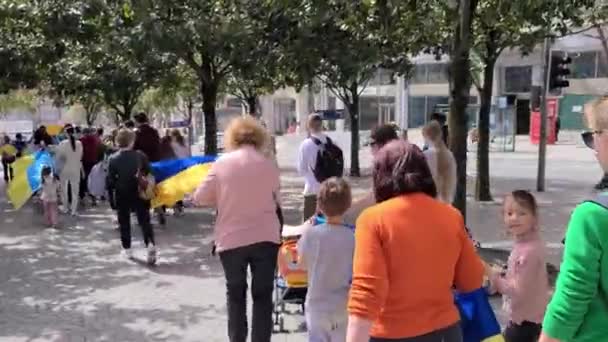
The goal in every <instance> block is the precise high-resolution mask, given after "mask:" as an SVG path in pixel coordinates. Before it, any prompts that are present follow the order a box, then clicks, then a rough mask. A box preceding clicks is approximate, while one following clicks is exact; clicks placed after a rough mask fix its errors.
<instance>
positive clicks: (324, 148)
mask: <svg viewBox="0 0 608 342" xmlns="http://www.w3.org/2000/svg"><path fill="white" fill-rule="evenodd" d="M311 139H312V141H313V142H314V143H315V144H316V145H317V146H319V152H317V162H316V163H315V167H314V169H313V170H312V172H313V174H314V175H315V178H316V179H317V181H318V182H319V183H322V182H323V181H325V180H326V179H328V178H331V177H342V175H344V156H343V154H342V150H341V149H340V148H339V147H338V146H337V145H336V144H334V143H333V142H332V141H331V139H330V138H329V137H327V142H326V143H325V144H323V143H322V142H321V140H319V139H317V138H315V137H311Z"/></svg>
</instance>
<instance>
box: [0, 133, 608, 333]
mask: <svg viewBox="0 0 608 342" xmlns="http://www.w3.org/2000/svg"><path fill="white" fill-rule="evenodd" d="M520 149H521V150H518V152H515V153H511V154H492V157H491V161H492V174H493V184H492V185H493V194H494V195H495V199H496V201H495V202H491V203H488V204H477V203H474V202H470V204H469V211H468V224H469V226H470V228H471V229H472V230H473V232H474V234H475V237H476V238H478V239H479V240H481V241H482V242H485V243H488V244H489V245H492V246H495V247H502V248H508V243H507V242H506V240H507V239H506V238H505V237H504V235H503V230H502V228H501V224H500V215H499V213H500V201H501V198H502V197H503V195H504V194H505V193H506V192H507V191H508V190H510V189H512V188H516V187H517V188H527V189H532V188H533V187H534V177H535V175H536V171H535V167H534V165H535V164H534V159H535V153H534V149H533V148H532V147H530V146H526V145H525V144H522V146H521V148H520ZM291 153H292V152H289V149H288V148H285V149H284V151H283V152H282V153H281V154H282V155H280V156H279V157H280V158H279V159H280V163H281V164H282V166H283V167H284V168H285V171H284V172H283V192H284V193H283V195H284V204H285V210H286V217H287V222H288V223H296V222H297V220H298V218H299V206H300V195H299V194H300V190H301V180H300V179H299V178H298V177H296V176H295V174H294V173H293V172H292V171H290V170H289V169H288V166H289V165H286V164H288V163H287V162H284V161H285V160H288V159H290V158H291V155H289V154H291ZM364 153H366V152H365V151H362V155H363V154H364ZM549 157H550V158H549V162H548V172H547V176H548V180H549V181H548V191H547V192H546V193H544V194H542V195H539V196H538V197H539V201H540V203H541V212H542V222H543V229H544V234H545V238H546V240H547V242H549V243H550V247H551V251H552V257H551V258H552V262H554V263H557V262H558V261H559V255H560V253H561V247H560V246H559V244H558V243H557V242H559V240H560V239H561V236H562V234H563V230H564V227H565V223H566V222H567V219H568V216H569V213H570V211H571V209H572V208H573V207H574V205H575V204H576V203H577V202H579V201H580V200H581V199H582V198H585V197H588V196H591V195H592V194H591V192H590V191H589V189H590V188H591V187H592V185H593V184H594V182H595V181H596V180H597V179H599V176H600V175H599V173H600V172H599V170H598V168H597V166H596V165H595V163H594V161H593V156H591V155H590V154H589V153H588V152H587V151H585V150H583V149H581V148H580V147H579V146H577V145H573V144H565V145H558V146H552V147H551V148H550V152H549ZM281 160H282V161H283V162H281ZM471 165H472V166H474V165H473V164H471ZM471 170H473V172H474V168H473V167H472V168H471ZM352 183H353V186H354V188H355V193H356V194H361V193H363V192H365V191H368V189H369V186H370V180H369V178H368V177H367V178H366V177H364V178H360V179H354V180H352ZM0 187H2V186H0ZM0 190H1V191H2V193H3V192H4V191H3V189H0ZM0 202H1V204H0V205H1V206H0V213H1V214H0V342H4V341H7V342H8V341H11V342H12V341H15V342H20V341H49V342H50V341H53V342H71V341H78V342H82V341H109V342H127V341H128V342H131V341H133V342H135V341H203V342H213V341H227V338H226V337H225V336H226V334H225V332H226V321H225V316H226V308H225V295H224V280H223V274H222V271H221V267H220V265H219V262H218V260H217V259H216V258H214V257H211V256H210V250H211V246H210V244H211V233H212V228H211V222H212V216H211V215H210V212H209V211H205V210H188V211H187V213H186V215H185V216H183V217H170V218H169V223H168V226H167V228H165V229H159V228H157V229H156V233H157V241H158V247H159V249H160V262H159V265H158V266H157V267H154V268H150V267H146V266H145V265H143V264H142V263H133V262H128V261H124V260H122V259H121V258H120V257H119V250H120V249H119V240H118V232H117V231H116V230H115V229H114V226H115V223H114V222H113V216H112V212H111V211H110V210H109V209H107V208H106V207H104V206H101V207H98V208H93V209H87V210H85V211H82V214H81V215H80V216H79V217H78V218H77V219H72V218H68V217H62V218H61V219H62V225H61V228H60V229H58V230H51V229H44V228H42V227H43V225H42V217H41V215H40V213H39V211H38V209H37V208H36V207H35V206H32V205H30V206H27V207H25V208H24V209H22V210H21V211H19V212H14V211H12V210H11V209H10V208H9V207H8V206H7V204H6V201H5V200H4V198H2V197H0ZM137 229H138V228H137V227H136V226H135V227H134V231H135V230H137ZM140 236H141V235H140V234H139V232H135V234H134V239H135V242H136V243H135V246H134V247H135V248H139V249H141V240H140ZM140 258H142V259H143V250H141V256H140ZM493 302H494V304H495V307H496V308H497V309H498V307H499V305H498V300H494V301H493ZM294 309H296V308H294ZM498 312H499V313H500V311H498ZM501 320H502V321H503V322H504V317H502V318H501ZM301 322H302V316H301V315H298V314H295V315H290V316H289V317H288V320H287V328H289V329H296V328H297V327H298V325H299V324H300V323H301ZM273 341H275V342H281V341H293V342H301V341H305V335H304V334H303V333H292V334H279V335H275V336H274V337H273Z"/></svg>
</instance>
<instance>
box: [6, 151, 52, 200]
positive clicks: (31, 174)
mask: <svg viewBox="0 0 608 342" xmlns="http://www.w3.org/2000/svg"><path fill="white" fill-rule="evenodd" d="M54 165H55V163H54V162H53V157H52V156H51V154H50V153H49V152H48V151H46V150H41V151H38V152H36V153H35V154H31V155H27V156H24V157H21V158H19V159H17V160H16V161H15V162H14V163H13V172H14V173H15V178H14V179H13V180H12V181H11V182H10V183H9V185H8V188H7V190H6V194H7V196H8V199H9V200H10V201H11V203H12V204H13V207H14V208H15V209H20V208H21V207H23V205H24V204H25V203H26V202H27V200H28V199H30V197H32V194H34V193H35V192H36V191H38V190H39V189H40V187H41V184H42V182H41V180H40V174H41V173H42V168H43V167H45V166H50V167H52V168H53V167H54Z"/></svg>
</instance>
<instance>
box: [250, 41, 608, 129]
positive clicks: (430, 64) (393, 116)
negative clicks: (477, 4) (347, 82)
mask: <svg viewBox="0 0 608 342" xmlns="http://www.w3.org/2000/svg"><path fill="white" fill-rule="evenodd" d="M595 36H597V32H596V31H595V30H589V31H587V32H584V33H580V34H577V35H572V36H567V37H564V38H561V39H558V40H556V41H555V43H554V45H553V52H552V53H554V54H563V55H568V56H569V57H571V58H572V60H573V62H572V64H571V65H570V70H571V72H572V73H571V75H570V76H569V81H570V86H569V87H568V88H564V89H563V90H562V92H561V94H559V95H558V96H555V97H556V98H558V101H559V108H558V111H559V117H560V121H561V127H562V129H581V128H582V127H583V121H582V115H581V114H582V106H583V104H584V103H586V102H588V101H589V100H591V99H593V98H596V97H598V96H603V95H606V94H608V56H606V54H605V53H604V51H603V48H602V42H601V40H600V39H599V38H598V37H595ZM413 62H414V69H413V71H412V73H411V74H410V76H409V78H408V79H407V80H404V79H403V78H400V77H395V75H393V74H392V73H391V72H390V71H389V70H380V71H379V72H378V74H377V75H376V77H375V78H374V79H372V80H370V82H369V84H368V85H367V87H366V88H365V89H362V93H361V101H360V127H361V129H362V130H368V129H371V128H372V127H374V126H376V125H378V124H381V123H385V122H396V123H398V124H399V125H400V126H401V127H404V128H415V127H420V126H422V125H424V124H425V122H427V120H428V118H429V116H430V115H431V114H432V113H433V112H437V111H440V112H447V108H448V102H449V84H448V65H449V60H448V58H447V57H443V58H442V59H441V60H436V58H435V56H433V55H420V56H416V57H414V58H413ZM541 75H542V46H540V45H539V46H537V47H536V48H535V49H534V50H533V51H532V52H530V53H528V54H526V55H522V53H521V52H520V51H518V50H506V51H504V52H503V53H502V54H501V56H500V58H499V59H498V61H497V63H496V67H495V70H494V87H493V88H494V91H493V103H496V102H497V101H498V98H499V97H506V98H507V100H508V105H509V106H513V109H514V113H515V117H516V118H515V119H516V126H517V129H516V130H517V133H518V134H527V133H528V132H529V122H530V99H531V91H532V87H533V86H538V85H540V84H541V82H542V76H541ZM312 93H313V94H311V92H310V91H309V90H307V89H304V90H303V91H300V92H296V91H295V90H294V89H281V90H280V91H277V92H275V93H274V94H272V95H269V96H265V97H264V98H263V99H262V100H261V107H262V115H263V117H264V119H265V121H266V122H267V124H268V125H269V127H272V128H273V129H274V130H275V131H277V132H284V131H285V130H286V128H287V127H288V126H289V125H290V124H291V123H293V122H299V123H303V122H305V118H306V116H307V115H308V113H310V112H312V111H313V110H318V109H342V108H343V107H344V106H343V105H342V104H341V102H340V100H339V99H336V97H335V96H334V95H333V94H332V93H331V92H329V91H328V90H326V89H322V88H321V89H317V90H314V91H313V92H312ZM470 96H471V97H470V107H471V108H470V114H469V115H470V116H473V117H472V118H471V119H473V120H475V117H474V116H475V114H474V113H476V110H477V106H478V103H479V98H478V92H477V90H476V89H475V87H472V89H471V91H470ZM347 126H348V124H347Z"/></svg>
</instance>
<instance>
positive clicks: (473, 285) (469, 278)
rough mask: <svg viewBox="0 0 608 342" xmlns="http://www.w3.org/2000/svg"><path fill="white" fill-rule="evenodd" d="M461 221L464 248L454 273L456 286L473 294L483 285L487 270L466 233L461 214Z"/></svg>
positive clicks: (461, 236)
mask: <svg viewBox="0 0 608 342" xmlns="http://www.w3.org/2000/svg"><path fill="white" fill-rule="evenodd" d="M459 221H460V223H459V229H460V231H459V238H460V241H461V246H462V247H461V250H460V256H459V257H458V261H457V263H456V270H455V272H454V286H456V289H458V290H459V291H462V292H471V291H474V290H477V289H479V288H481V286H482V285H483V275H484V272H485V269H484V265H483V262H482V261H481V258H480V257H479V255H477V251H475V246H473V242H472V241H471V239H469V237H468V236H467V234H466V233H465V228H464V220H463V218H462V216H461V215H460V214H459Z"/></svg>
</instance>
